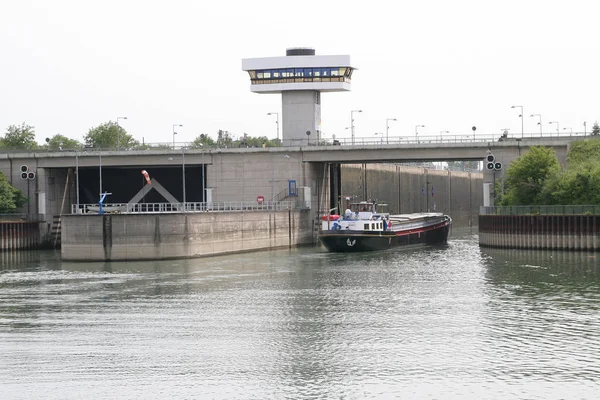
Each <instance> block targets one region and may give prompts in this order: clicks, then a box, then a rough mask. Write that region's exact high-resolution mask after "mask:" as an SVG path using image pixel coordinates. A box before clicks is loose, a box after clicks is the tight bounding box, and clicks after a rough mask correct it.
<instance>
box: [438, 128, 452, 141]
mask: <svg viewBox="0 0 600 400" xmlns="http://www.w3.org/2000/svg"><path fill="white" fill-rule="evenodd" d="M444 133H450V131H440V142H443V141H444V138H443V135H444Z"/></svg>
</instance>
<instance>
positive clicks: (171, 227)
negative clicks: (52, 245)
mask: <svg viewBox="0 0 600 400" xmlns="http://www.w3.org/2000/svg"><path fill="white" fill-rule="evenodd" d="M309 213H310V210H284V211H273V212H264V211H256V212H253V211H232V212H201V213H164V214H104V215H98V214H94V215H90V214H87V215H65V216H63V220H62V247H61V256H62V259H63V260H68V261H131V260H163V259H176V258H192V257H202V256H211V255H220V254H227V253H239V252H244V251H255V250H264V249H276V248H285V247H293V246H298V245H304V244H310V243H313V242H314V241H315V238H314V237H313V236H314V234H315V232H314V229H313V226H312V224H311V223H310V218H309Z"/></svg>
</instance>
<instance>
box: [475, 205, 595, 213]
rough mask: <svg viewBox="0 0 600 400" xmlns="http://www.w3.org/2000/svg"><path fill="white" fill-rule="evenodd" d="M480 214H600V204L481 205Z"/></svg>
mask: <svg viewBox="0 0 600 400" xmlns="http://www.w3.org/2000/svg"><path fill="white" fill-rule="evenodd" d="M479 214H480V215H600V205H564V206H561V205H556V206H497V207H480V208H479Z"/></svg>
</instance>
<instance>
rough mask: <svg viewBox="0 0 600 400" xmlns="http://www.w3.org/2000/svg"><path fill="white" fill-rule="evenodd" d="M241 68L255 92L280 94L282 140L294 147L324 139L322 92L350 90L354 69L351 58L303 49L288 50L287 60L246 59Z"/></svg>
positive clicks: (281, 58) (282, 58) (275, 58)
mask: <svg viewBox="0 0 600 400" xmlns="http://www.w3.org/2000/svg"><path fill="white" fill-rule="evenodd" d="M242 69H243V70H244V71H248V74H249V75H250V90H251V91H252V92H254V93H281V108H282V119H283V124H282V135H281V140H282V142H283V144H284V145H286V146H293V145H302V144H307V143H311V142H312V143H315V142H317V141H318V140H320V139H321V92H342V91H349V90H350V80H351V78H352V71H354V69H355V68H353V67H351V66H350V56H348V55H338V56H317V55H315V49H312V48H305V47H302V48H289V49H287V50H286V55H285V57H263V58H245V59H243V60H242ZM277 118H279V116H278V117H277ZM277 123H279V121H277Z"/></svg>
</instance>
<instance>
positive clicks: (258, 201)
mask: <svg viewBox="0 0 600 400" xmlns="http://www.w3.org/2000/svg"><path fill="white" fill-rule="evenodd" d="M264 201H265V198H264V197H263V196H258V197H257V198H256V202H257V203H258V204H262V203H264Z"/></svg>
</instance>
